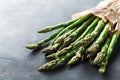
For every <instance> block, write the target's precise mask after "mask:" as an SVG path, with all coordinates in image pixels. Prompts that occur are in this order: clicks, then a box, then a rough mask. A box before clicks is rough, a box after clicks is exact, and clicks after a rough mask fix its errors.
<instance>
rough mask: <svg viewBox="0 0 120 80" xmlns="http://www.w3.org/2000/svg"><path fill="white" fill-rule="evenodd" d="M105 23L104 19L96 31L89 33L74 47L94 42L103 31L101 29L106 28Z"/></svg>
mask: <svg viewBox="0 0 120 80" xmlns="http://www.w3.org/2000/svg"><path fill="white" fill-rule="evenodd" d="M104 25H105V23H104V22H103V21H102V20H101V21H99V22H98V25H97V26H96V28H95V29H94V31H93V32H92V33H91V34H89V35H87V36H86V37H85V38H83V39H81V40H80V41H78V42H76V43H75V45H74V48H76V47H78V46H82V45H84V46H86V45H88V44H90V43H92V42H93V41H94V40H95V39H96V38H97V36H98V35H99V33H100V32H101V30H102V29H103V28H104Z"/></svg>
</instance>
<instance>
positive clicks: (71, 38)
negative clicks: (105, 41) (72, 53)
mask: <svg viewBox="0 0 120 80" xmlns="http://www.w3.org/2000/svg"><path fill="white" fill-rule="evenodd" d="M94 19H95V16H92V17H91V18H89V19H88V20H87V21H85V22H84V23H83V24H82V25H81V26H80V27H79V28H78V29H77V30H76V31H75V32H73V33H72V34H71V35H69V36H68V37H67V38H66V39H65V40H64V42H63V44H62V45H61V47H60V49H62V48H64V47H66V46H67V45H69V44H70V43H71V42H73V41H74V40H76V39H77V38H78V36H80V35H81V33H83V31H85V29H86V28H87V27H88V26H89V25H90V24H91V22H92V21H93V20H94Z"/></svg>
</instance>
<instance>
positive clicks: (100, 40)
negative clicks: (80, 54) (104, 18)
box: [86, 22, 111, 58]
mask: <svg viewBox="0 0 120 80" xmlns="http://www.w3.org/2000/svg"><path fill="white" fill-rule="evenodd" d="M110 26H111V23H110V22H108V23H107V24H106V26H105V28H104V29H103V31H102V32H101V34H100V35H99V37H98V39H97V40H96V41H95V42H94V43H93V44H92V45H91V46H90V47H89V48H88V49H87V50H86V54H87V58H91V57H92V56H93V55H94V56H95V55H96V54H95V53H96V52H98V51H99V50H100V48H101V45H102V44H103V43H104V41H105V39H106V38H107V36H108V32H109V27H110Z"/></svg>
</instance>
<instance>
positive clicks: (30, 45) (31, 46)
mask: <svg viewBox="0 0 120 80" xmlns="http://www.w3.org/2000/svg"><path fill="white" fill-rule="evenodd" d="M35 46H37V45H35V44H29V45H27V46H25V47H26V48H27V49H34V48H35Z"/></svg>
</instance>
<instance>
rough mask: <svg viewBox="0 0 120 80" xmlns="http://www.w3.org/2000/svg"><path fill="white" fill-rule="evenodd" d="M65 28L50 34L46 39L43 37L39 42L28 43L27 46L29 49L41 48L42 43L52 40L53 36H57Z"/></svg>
mask: <svg viewBox="0 0 120 80" xmlns="http://www.w3.org/2000/svg"><path fill="white" fill-rule="evenodd" d="M62 30H63V29H61V30H59V31H58V32H56V33H54V34H52V35H50V36H49V37H48V38H46V39H43V40H42V41H40V42H38V43H35V44H30V45H27V46H26V48H28V49H37V48H39V47H40V46H41V45H43V44H45V43H46V42H48V41H50V40H52V39H53V38H55V37H56V36H57V35H58V34H59V33H60V32H61V31H62Z"/></svg>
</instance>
